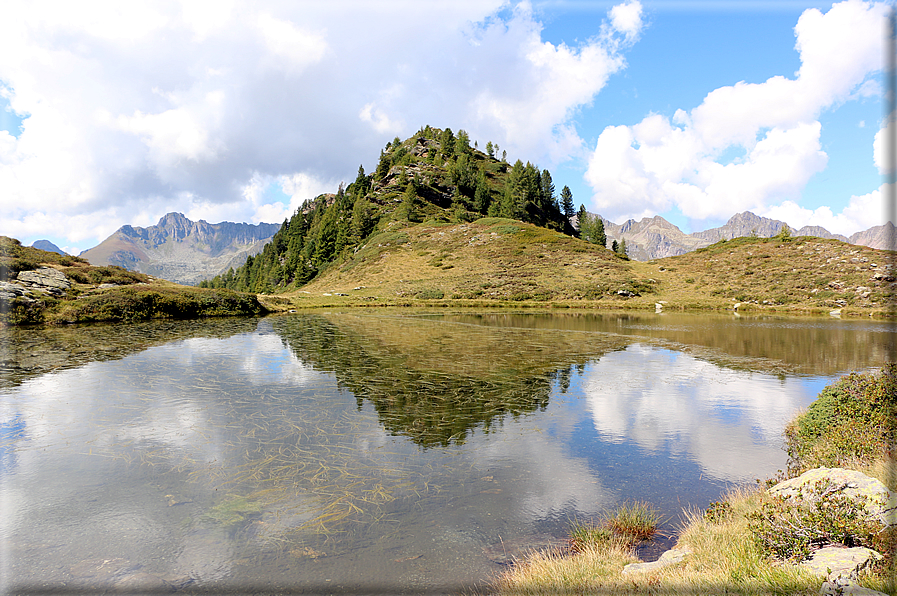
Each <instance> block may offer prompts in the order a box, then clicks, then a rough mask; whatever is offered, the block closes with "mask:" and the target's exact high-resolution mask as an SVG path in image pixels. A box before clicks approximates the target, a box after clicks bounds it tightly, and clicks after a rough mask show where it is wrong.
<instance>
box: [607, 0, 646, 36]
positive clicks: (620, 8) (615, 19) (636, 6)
mask: <svg viewBox="0 0 897 596" xmlns="http://www.w3.org/2000/svg"><path fill="white" fill-rule="evenodd" d="M610 24H611V26H612V27H613V28H614V29H616V30H617V31H619V32H620V33H622V34H623V35H625V36H626V41H634V40H635V39H637V38H638V35H639V33H641V30H642V25H643V23H642V5H641V3H640V2H638V0H628V1H627V2H625V3H623V4H618V5H617V6H614V7H613V8H611V9H610Z"/></svg>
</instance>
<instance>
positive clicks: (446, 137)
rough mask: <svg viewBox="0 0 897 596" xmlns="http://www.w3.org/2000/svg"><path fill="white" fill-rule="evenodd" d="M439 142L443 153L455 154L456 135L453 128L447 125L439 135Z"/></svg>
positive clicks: (446, 154) (449, 155)
mask: <svg viewBox="0 0 897 596" xmlns="http://www.w3.org/2000/svg"><path fill="white" fill-rule="evenodd" d="M439 144H440V145H441V147H442V154H443V155H445V156H446V157H452V156H453V155H454V154H455V135H454V134H453V133H452V129H451V128H448V127H446V129H445V130H443V131H442V134H441V135H440V136H439Z"/></svg>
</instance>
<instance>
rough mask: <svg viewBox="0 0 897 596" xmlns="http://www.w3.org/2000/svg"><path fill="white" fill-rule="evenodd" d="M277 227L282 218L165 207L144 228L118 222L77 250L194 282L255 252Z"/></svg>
mask: <svg viewBox="0 0 897 596" xmlns="http://www.w3.org/2000/svg"><path fill="white" fill-rule="evenodd" d="M278 229H280V224H266V223H261V224H257V225H252V224H246V223H231V222H221V223H217V224H210V223H207V222H206V221H204V220H199V221H196V222H195V221H191V220H190V219H187V218H186V217H184V215H183V214H181V213H169V214H167V215H164V216H163V217H162V218H161V219H160V220H159V223H158V224H156V225H154V226H149V227H147V228H141V227H132V226H129V225H125V226H122V227H121V228H119V229H118V230H117V231H116V232H115V233H114V234H112V235H111V236H109V237H108V238H107V239H106V240H104V241H103V242H101V243H100V244H98V245H97V246H95V247H93V248H91V249H88V250H86V251H84V252H82V253H81V255H80V256H81V257H82V258H84V259H87V260H88V261H89V262H90V263H91V264H93V265H97V266H100V265H117V266H119V267H122V268H124V269H127V270H129V271H138V272H141V273H146V274H148V275H153V276H155V277H161V278H162V279H167V280H169V281H173V282H176V283H180V284H188V285H193V284H196V283H198V282H199V281H200V280H203V279H207V278H209V277H212V276H214V275H218V274H219V273H223V272H224V271H227V270H228V269H229V268H231V267H238V266H240V265H241V264H243V263H244V262H246V258H247V257H249V256H252V255H256V254H258V253H259V252H260V251H261V250H262V248H263V247H264V245H265V244H266V243H267V242H268V241H270V240H271V237H272V236H274V233H275V232H276V231H277V230H278Z"/></svg>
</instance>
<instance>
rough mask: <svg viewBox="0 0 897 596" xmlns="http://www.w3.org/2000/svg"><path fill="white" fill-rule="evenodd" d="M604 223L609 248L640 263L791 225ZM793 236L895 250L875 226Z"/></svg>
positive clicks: (736, 218) (743, 218) (890, 234)
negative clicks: (687, 227)
mask: <svg viewBox="0 0 897 596" xmlns="http://www.w3.org/2000/svg"><path fill="white" fill-rule="evenodd" d="M590 215H593V216H596V217H600V218H601V220H602V221H603V222H604V229H605V233H606V234H607V242H608V245H610V243H611V242H612V241H617V242H620V241H621V240H625V241H626V248H627V253H628V254H629V256H630V258H633V259H635V260H637V261H649V260H652V259H661V258H664V257H672V256H678V255H682V254H685V253H687V252H691V251H692V250H696V249H698V248H703V247H705V246H710V245H711V244H714V243H716V242H719V241H720V240H732V239H733V238H740V237H743V236H751V235H755V236H757V237H759V238H771V237H773V236H775V235H776V234H778V233H780V232H781V231H782V229H783V228H784V227H785V226H787V225H788V224H787V223H786V222H784V221H781V220H777V219H771V218H768V217H763V216H760V215H756V214H755V213H752V212H750V211H743V212H741V213H736V214H735V215H733V216H732V217H730V218H729V220H728V221H727V222H726V223H725V224H723V225H722V226H719V227H716V228H708V229H707V230H702V231H700V232H693V233H691V234H686V233H685V232H683V231H682V230H680V229H679V227H678V226H676V225H675V224H673V223H671V222H669V221H667V220H666V219H664V218H663V216H660V215H655V216H654V217H651V218H648V217H644V218H642V219H641V220H640V221H635V220H634V219H629V220H626V221H625V222H623V223H622V224H617V223H615V222H612V221H610V220H609V219H607V218H605V217H603V216H601V215H599V214H590ZM788 228H789V230H791V234H792V235H793V236H815V237H818V238H825V239H830V240H832V239H833V240H840V241H841V242H845V243H848V244H857V245H862V246H868V247H869V248H877V249H880V250H891V249H892V248H893V240H894V237H895V234H894V225H893V224H891V223H890V222H888V223H887V224H885V225H881V226H874V227H872V228H869V229H868V230H863V231H860V232H856V233H855V234H852V235H851V236H850V237H849V238H848V237H847V236H843V235H841V234H833V233H831V232H829V231H828V230H826V229H825V228H823V227H821V226H804V227H802V228H800V229H798V230H795V229H794V228H792V227H791V226H788Z"/></svg>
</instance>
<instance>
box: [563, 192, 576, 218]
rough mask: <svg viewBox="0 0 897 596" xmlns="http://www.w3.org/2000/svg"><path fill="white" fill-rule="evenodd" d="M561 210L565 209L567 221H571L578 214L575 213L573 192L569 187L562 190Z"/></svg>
mask: <svg viewBox="0 0 897 596" xmlns="http://www.w3.org/2000/svg"><path fill="white" fill-rule="evenodd" d="M561 208H562V209H563V213H564V217H566V218H567V219H570V218H571V217H573V216H574V215H575V214H576V212H575V211H573V192H572V191H571V190H570V187H569V186H564V188H563V189H562V190H561Z"/></svg>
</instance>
